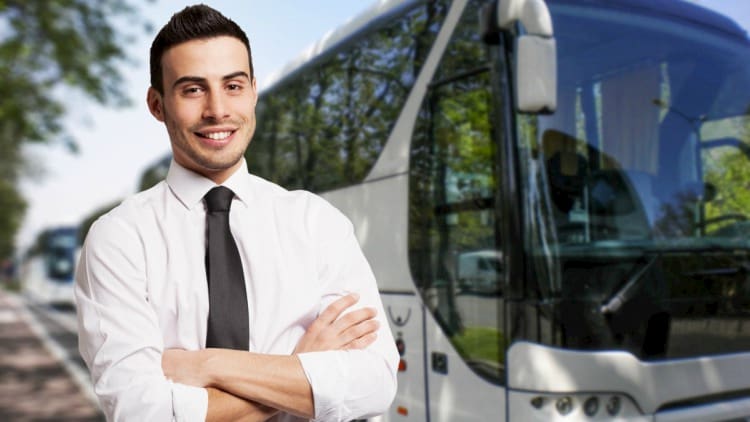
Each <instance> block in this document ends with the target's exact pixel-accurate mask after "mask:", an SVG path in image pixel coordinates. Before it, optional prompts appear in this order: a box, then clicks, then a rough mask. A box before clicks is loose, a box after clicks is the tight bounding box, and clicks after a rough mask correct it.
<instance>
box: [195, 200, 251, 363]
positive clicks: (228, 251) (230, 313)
mask: <svg viewBox="0 0 750 422" xmlns="http://www.w3.org/2000/svg"><path fill="white" fill-rule="evenodd" d="M233 197H234V192H232V191H231V190H230V189H228V188H226V187H224V186H217V187H215V188H213V189H211V190H210V191H209V192H208V193H207V194H206V196H205V197H204V199H205V201H206V225H207V229H208V246H207V247H206V276H207V277H208V303H209V308H208V332H207V334H206V347H221V348H225V349H239V350H247V348H248V336H249V328H248V324H249V322H248V314H247V293H246V292H245V277H244V276H243V274H242V261H240V253H239V251H238V250H237V245H236V244H235V243H234V238H233V237H232V233H231V232H230V231H229V207H230V206H231V205H232V198H233Z"/></svg>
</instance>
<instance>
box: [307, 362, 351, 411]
mask: <svg viewBox="0 0 750 422" xmlns="http://www.w3.org/2000/svg"><path fill="white" fill-rule="evenodd" d="M342 353H345V352H341V351H334V352H330V351H328V352H310V353H300V354H298V355H297V356H298V357H299V360H300V363H301V364H302V369H303V370H304V371H305V376H307V381H308V382H309V383H310V387H311V389H312V394H313V404H314V406H315V419H314V420H316V421H324V420H326V421H327V420H335V421H338V420H342V419H343V418H344V416H345V415H346V414H347V409H345V408H344V403H343V398H344V397H346V382H345V380H346V379H347V378H348V376H347V375H348V374H347V365H346V364H345V363H344V360H343V359H342V358H343V356H342Z"/></svg>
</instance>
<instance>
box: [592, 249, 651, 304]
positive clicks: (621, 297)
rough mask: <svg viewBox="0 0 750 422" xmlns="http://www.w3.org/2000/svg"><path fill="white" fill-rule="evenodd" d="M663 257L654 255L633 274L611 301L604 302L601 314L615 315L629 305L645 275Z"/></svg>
mask: <svg viewBox="0 0 750 422" xmlns="http://www.w3.org/2000/svg"><path fill="white" fill-rule="evenodd" d="M660 257H661V253H658V254H656V255H654V256H653V257H652V258H651V259H650V260H649V261H648V262H647V263H646V265H644V266H643V267H641V269H639V270H638V271H636V272H635V273H633V275H631V276H630V277H628V280H627V281H626V282H625V284H624V285H623V286H622V287H621V288H620V289H619V290H617V291H616V292H615V294H613V295H612V297H610V298H609V299H607V300H606V301H604V304H603V305H602V306H601V307H599V312H601V313H602V314H604V315H610V314H614V313H616V312H617V311H619V310H620V308H621V307H622V305H624V304H625V303H627V302H628V301H629V300H630V299H631V298H632V297H633V295H634V294H635V293H634V292H635V288H636V287H637V286H638V284H640V282H641V280H643V275H644V274H646V272H648V270H649V269H650V268H651V267H652V266H653V265H654V263H655V262H656V260H657V259H659V258H660Z"/></svg>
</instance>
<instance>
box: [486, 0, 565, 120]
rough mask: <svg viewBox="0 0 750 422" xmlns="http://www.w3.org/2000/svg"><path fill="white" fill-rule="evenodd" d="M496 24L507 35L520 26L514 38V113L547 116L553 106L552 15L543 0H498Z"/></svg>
mask: <svg viewBox="0 0 750 422" xmlns="http://www.w3.org/2000/svg"><path fill="white" fill-rule="evenodd" d="M496 10H497V25H498V26H499V27H500V28H501V29H502V30H506V31H510V32H515V31H513V29H514V26H515V25H516V24H517V23H520V24H521V26H522V27H523V30H524V32H522V33H521V35H519V36H518V38H517V45H516V68H515V77H516V81H515V82H516V83H515V91H516V110H518V111H519V112H527V113H545V112H546V113H551V112H553V111H555V108H556V107H557V47H556V44H555V38H554V32H553V28H552V16H551V15H550V13H549V9H548V8H547V4H545V3H544V1H543V0H498V2H497V9H496Z"/></svg>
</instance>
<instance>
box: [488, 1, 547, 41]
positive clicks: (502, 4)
mask: <svg viewBox="0 0 750 422" xmlns="http://www.w3.org/2000/svg"><path fill="white" fill-rule="evenodd" d="M516 22H521V24H522V25H523V27H524V29H525V30H526V33H527V34H529V35H539V36H542V37H552V17H551V16H550V14H549V9H548V8H547V5H546V4H545V3H544V1H543V0H500V1H498V3H497V24H498V26H500V28H502V29H505V30H510V29H512V28H513V25H514V24H515V23H516Z"/></svg>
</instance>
